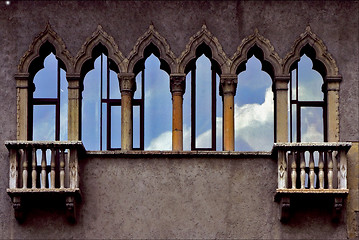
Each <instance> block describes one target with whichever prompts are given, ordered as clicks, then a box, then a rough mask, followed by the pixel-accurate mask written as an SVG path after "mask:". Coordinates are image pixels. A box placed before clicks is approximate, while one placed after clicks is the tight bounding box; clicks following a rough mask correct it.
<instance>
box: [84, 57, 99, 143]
mask: <svg viewBox="0 0 359 240" xmlns="http://www.w3.org/2000/svg"><path fill="white" fill-rule="evenodd" d="M94 66H95V68H94V69H93V70H92V71H90V72H88V73H87V74H86V76H85V79H84V91H83V92H82V98H83V99H82V141H83V143H84V145H85V147H86V149H87V150H100V89H101V88H100V87H101V81H100V80H101V79H100V76H101V59H100V58H97V59H96V61H95V64H94Z"/></svg>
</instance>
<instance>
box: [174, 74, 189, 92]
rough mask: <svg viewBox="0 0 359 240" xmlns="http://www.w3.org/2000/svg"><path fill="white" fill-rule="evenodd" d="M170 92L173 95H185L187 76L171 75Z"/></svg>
mask: <svg viewBox="0 0 359 240" xmlns="http://www.w3.org/2000/svg"><path fill="white" fill-rule="evenodd" d="M170 90H171V93H172V94H174V93H179V94H181V95H183V94H184V93H185V91H186V75H185V74H171V75H170Z"/></svg>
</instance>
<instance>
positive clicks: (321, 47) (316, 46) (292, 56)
mask: <svg viewBox="0 0 359 240" xmlns="http://www.w3.org/2000/svg"><path fill="white" fill-rule="evenodd" d="M306 45H309V46H310V47H311V48H313V50H314V51H315V54H316V57H315V58H316V60H318V61H320V62H321V63H322V64H323V65H324V66H325V69H326V75H327V76H339V70H338V66H337V64H336V61H335V59H334V58H333V57H332V55H331V54H330V53H329V52H328V50H327V46H326V45H325V43H324V42H323V41H322V40H321V39H320V38H319V37H318V36H317V35H316V34H315V33H314V32H313V31H312V29H311V27H310V25H309V24H308V25H307V26H306V28H305V31H304V32H303V33H301V34H300V35H299V37H298V38H297V39H296V40H295V42H294V44H293V45H292V47H291V51H290V52H289V53H288V54H287V55H286V57H285V58H284V59H283V73H284V74H288V73H289V69H290V67H291V66H292V65H293V63H294V62H295V61H297V60H299V59H300V57H301V56H300V52H301V50H302V49H303V48H304V47H305V46H306ZM312 60H313V59H312Z"/></svg>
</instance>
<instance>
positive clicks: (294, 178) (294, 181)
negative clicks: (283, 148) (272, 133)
mask: <svg viewBox="0 0 359 240" xmlns="http://www.w3.org/2000/svg"><path fill="white" fill-rule="evenodd" d="M291 158H292V165H291V167H292V173H291V178H292V189H296V188H297V187H296V185H297V163H296V153H295V152H294V151H292V154H291Z"/></svg>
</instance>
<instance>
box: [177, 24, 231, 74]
mask: <svg viewBox="0 0 359 240" xmlns="http://www.w3.org/2000/svg"><path fill="white" fill-rule="evenodd" d="M203 44H205V45H207V46H208V47H209V48H210V50H211V52H212V58H213V60H215V61H216V62H217V63H218V65H219V66H220V68H221V72H222V73H223V74H228V73H229V65H230V59H229V58H228V57H227V55H226V53H225V52H224V51H223V48H222V46H221V44H220V43H219V41H218V39H217V38H216V37H215V36H213V34H212V33H211V32H210V31H209V30H208V29H207V26H206V25H205V24H203V26H202V29H201V30H200V31H198V32H197V33H196V34H195V35H193V36H192V37H191V38H190V40H189V43H188V44H187V45H186V49H185V50H184V51H183V52H182V54H181V56H180V57H179V58H178V64H179V65H178V69H177V72H178V73H184V72H185V69H186V66H187V65H188V64H189V62H191V60H193V59H195V58H196V57H197V56H196V51H197V48H198V47H199V46H201V45H203Z"/></svg>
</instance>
